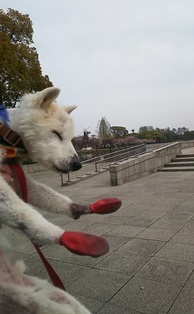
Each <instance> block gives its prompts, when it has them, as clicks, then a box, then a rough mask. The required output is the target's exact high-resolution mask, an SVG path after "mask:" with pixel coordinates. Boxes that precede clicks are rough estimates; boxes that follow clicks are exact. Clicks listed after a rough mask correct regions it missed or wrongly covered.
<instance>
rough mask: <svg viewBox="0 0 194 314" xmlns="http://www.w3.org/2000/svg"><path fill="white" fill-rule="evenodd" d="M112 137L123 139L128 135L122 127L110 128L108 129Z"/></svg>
mask: <svg viewBox="0 0 194 314" xmlns="http://www.w3.org/2000/svg"><path fill="white" fill-rule="evenodd" d="M110 130H111V133H112V135H113V137H115V138H118V137H125V136H127V135H128V131H127V129H126V128H125V127H124V126H111V128H110Z"/></svg>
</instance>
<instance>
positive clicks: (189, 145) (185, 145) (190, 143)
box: [181, 140, 194, 149]
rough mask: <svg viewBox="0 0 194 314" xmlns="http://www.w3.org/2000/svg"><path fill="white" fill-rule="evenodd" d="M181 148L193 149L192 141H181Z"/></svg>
mask: <svg viewBox="0 0 194 314" xmlns="http://www.w3.org/2000/svg"><path fill="white" fill-rule="evenodd" d="M181 146H182V149H184V148H190V147H194V141H193V140H191V141H183V142H181Z"/></svg>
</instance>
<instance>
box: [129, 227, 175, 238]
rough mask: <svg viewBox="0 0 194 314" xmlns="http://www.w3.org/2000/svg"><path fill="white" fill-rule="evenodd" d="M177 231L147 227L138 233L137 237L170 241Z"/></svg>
mask: <svg viewBox="0 0 194 314" xmlns="http://www.w3.org/2000/svg"><path fill="white" fill-rule="evenodd" d="M176 232H177V230H176V229H175V230H174V229H165V231H164V229H160V228H157V229H154V228H152V227H149V228H146V229H145V230H143V231H142V232H141V233H139V234H137V235H136V236H135V238H142V239H150V240H159V241H168V240H169V239H170V238H172V236H173V235H174V234H175V233H176Z"/></svg>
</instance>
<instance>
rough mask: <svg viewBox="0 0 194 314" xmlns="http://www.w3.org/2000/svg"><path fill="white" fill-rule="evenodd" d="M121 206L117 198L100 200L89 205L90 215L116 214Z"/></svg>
mask: <svg viewBox="0 0 194 314" xmlns="http://www.w3.org/2000/svg"><path fill="white" fill-rule="evenodd" d="M121 205H122V202H121V200H119V199H118V198H102V199H101V200H99V201H97V202H95V203H93V204H90V205H89V208H90V214H100V215H104V214H110V213H113V212H116V211H117V210H118V209H119V208H120V207H121Z"/></svg>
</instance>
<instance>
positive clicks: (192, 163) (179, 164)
mask: <svg viewBox="0 0 194 314" xmlns="http://www.w3.org/2000/svg"><path fill="white" fill-rule="evenodd" d="M192 166H193V167H194V161H173V162H169V163H168V164H165V167H192Z"/></svg>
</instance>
